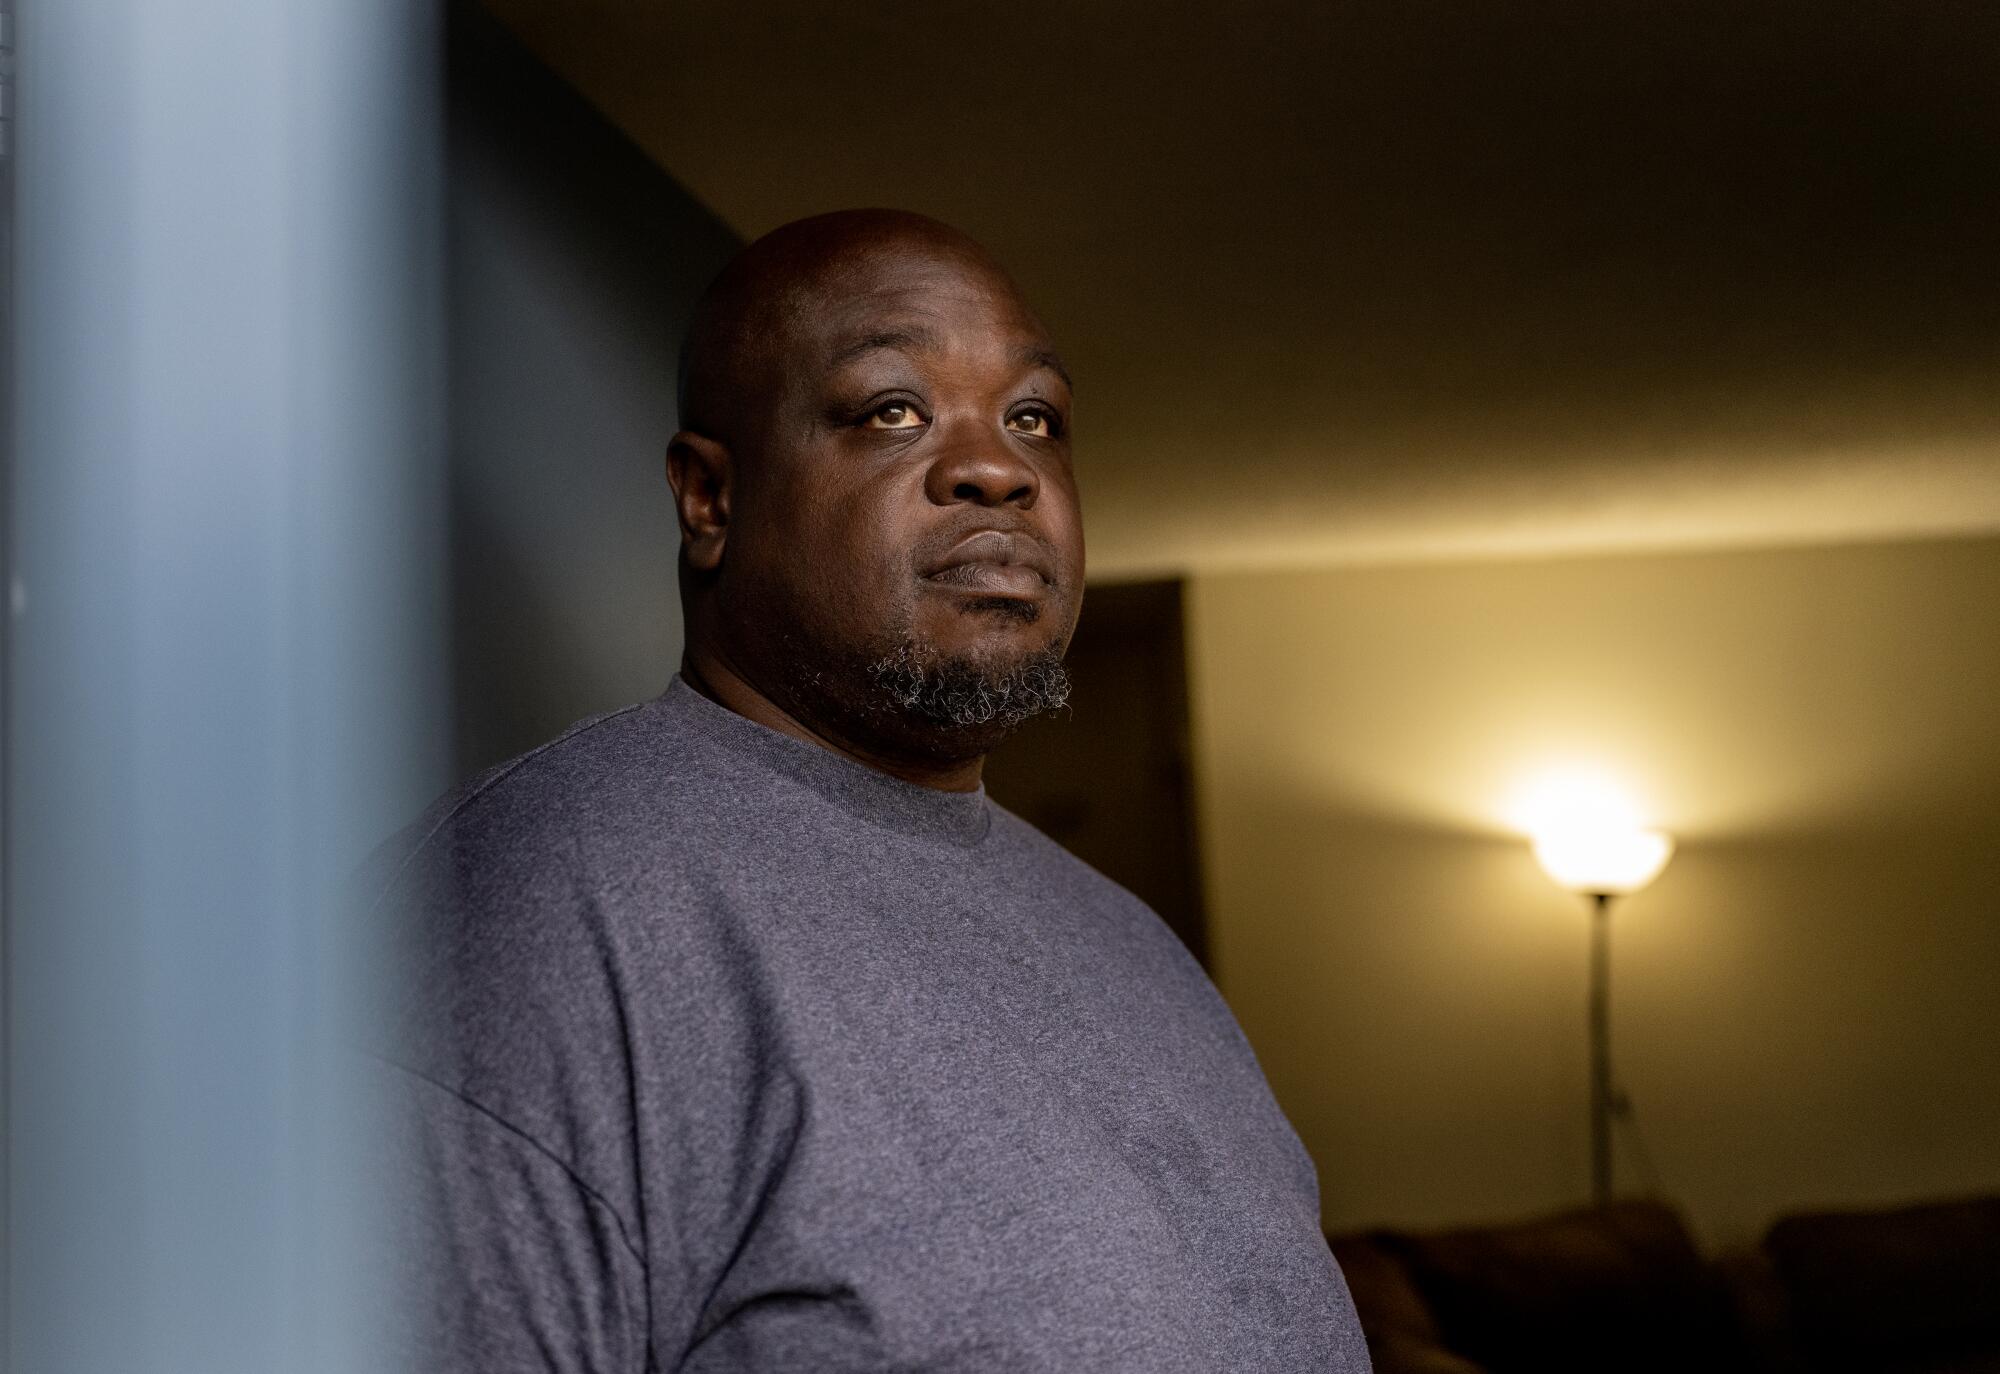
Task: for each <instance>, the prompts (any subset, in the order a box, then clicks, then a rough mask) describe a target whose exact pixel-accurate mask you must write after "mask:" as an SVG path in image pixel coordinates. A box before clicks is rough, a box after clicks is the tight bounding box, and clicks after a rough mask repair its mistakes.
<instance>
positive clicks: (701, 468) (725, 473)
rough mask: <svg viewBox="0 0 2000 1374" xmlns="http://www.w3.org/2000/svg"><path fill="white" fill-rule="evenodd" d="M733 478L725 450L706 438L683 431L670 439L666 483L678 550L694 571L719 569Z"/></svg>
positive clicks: (727, 532)
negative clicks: (676, 524)
mask: <svg viewBox="0 0 2000 1374" xmlns="http://www.w3.org/2000/svg"><path fill="white" fill-rule="evenodd" d="M732 475H733V474H732V468H731V464H730V458H729V449H728V448H727V447H726V446H725V445H723V444H721V443H718V442H717V441H716V440H714V439H711V438H709V437H708V436H707V435H705V434H696V433H695V432H694V431H693V430H688V429H684V430H681V431H680V432H679V433H678V434H676V435H674V437H673V438H672V439H671V440H670V441H668V444H667V483H668V485H669V486H671V487H672V488H673V490H674V512H675V514H676V515H677V516H678V517H679V519H680V525H681V551H682V553H683V554H684V555H685V556H686V558H687V561H688V566H689V567H691V568H693V569H694V570H695V571H697V572H713V571H714V570H715V569H717V568H718V567H720V566H722V547H723V545H724V544H725V543H726V542H727V541H728V536H729V496H730V483H731V478H732Z"/></svg>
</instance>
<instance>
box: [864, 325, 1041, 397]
mask: <svg viewBox="0 0 2000 1374" xmlns="http://www.w3.org/2000/svg"><path fill="white" fill-rule="evenodd" d="M937 343H938V336H937V333H936V331H934V330H930V329H926V328H924V327H923V326H921V325H913V326H910V327H908V328H903V329H882V330H877V331H876V332H875V333H873V334H864V335H862V336H861V337H860V338H858V339H853V340H850V341H849V342H847V343H844V344H842V345H841V346H840V347H839V348H836V349H835V350H834V351H833V357H832V359H831V360H830V364H829V365H830V366H832V367H842V366H845V365H846V364H848V363H851V362H853V361H854V360H855V359H856V358H859V357H861V356H863V355H864V354H868V353H874V352H877V351H879V350H882V349H890V350H894V351H897V352H905V353H907V352H911V351H913V350H916V349H923V348H935V347H937ZM1014 360H1015V361H1016V362H1018V363H1020V364H1021V366H1023V367H1041V368H1047V369H1048V370H1049V371H1050V372H1053V373H1055V374H1056V376H1058V377H1060V378H1062V381H1063V385H1064V386H1066V387H1068V388H1069V389H1070V390H1071V391H1074V390H1076V383H1075V382H1072V381H1071V380H1070V379H1069V369H1068V368H1066V367H1064V366H1063V361H1062V359H1061V358H1060V357H1058V356H1057V355H1056V351H1055V350H1054V349H1052V348H1043V347H1042V346H1041V345H1039V344H1025V345H1023V346H1022V347H1020V348H1017V349H1016V350H1014Z"/></svg>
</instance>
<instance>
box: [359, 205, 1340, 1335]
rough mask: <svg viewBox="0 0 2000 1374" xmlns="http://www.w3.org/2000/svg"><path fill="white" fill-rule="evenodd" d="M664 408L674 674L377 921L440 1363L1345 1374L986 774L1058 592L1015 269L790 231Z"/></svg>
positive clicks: (1066, 862) (1220, 1133)
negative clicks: (672, 413)
mask: <svg viewBox="0 0 2000 1374" xmlns="http://www.w3.org/2000/svg"><path fill="white" fill-rule="evenodd" d="M680 411H681V420H682V424H683V426H684V428H683V429H682V430H681V431H680V432H679V433H678V434H676V435H675V436H674V437H673V440H672V443H671V445H670V448H669V453H668V458H667V475H668V478H669V481H670V483H671V485H672V488H673V495H674V501H675V506H676V509H677V510H678V512H679V517H680V526H681V553H682V557H681V596H682V602H683V606H684V609H685V623H686V642H687V649H686V657H685V659H684V661H683V665H682V670H681V673H680V675H679V676H678V677H677V678H676V679H675V680H674V681H673V683H672V684H671V685H669V687H668V688H667V690H666V692H665V694H664V695H663V696H661V697H659V698H657V699H656V700H653V701H650V702H647V703H644V704H642V705H638V706H634V707H630V708H627V709H626V710H623V711H618V712H613V713H612V714H610V715H608V716H603V717H599V718H597V719H596V720H592V721H587V722H585V723H583V724H582V725H579V726H577V727H575V728H574V729H572V730H571V731H570V732H569V733H568V734H566V735H564V736H563V737H562V738H560V739H558V740H556V741H555V742H554V743H552V744H549V745H546V746H544V747H543V748H541V749H539V750H536V751H534V752H532V753H530V754H528V755H526V756H524V757H523V758H520V759H517V760H515V761H514V762H512V763H510V764H507V765H504V766H503V767H501V768H498V769H495V770H493V771H492V772H490V773H488V774H487V775H486V776H484V777H483V778H481V779H479V780H478V781H477V782H475V783H474V784H473V785H472V786H471V787H469V788H468V789H467V790H465V791H464V792H463V793H461V794H460V795H458V796H457V797H455V798H452V799H449V800H448V801H447V802H446V803H444V804H442V805H441V807H440V809H439V811H438V812H436V813H435V814H434V816H433V817H432V818H431V819H430V820H428V821H426V822H425V823H424V824H423V825H421V826H420V827H419V829H418V831H417V832H416V834H415V839H414V844H413V846H412V848H411V849H410V851H409V857H408V859H407V860H406V861H405V862H404V864H403V867H402V868H401V870H400V872H399V873H398V875H397V876H396V878H395V880H394V882H393V884H392V885H391V888H390V891H391V896H392V900H391V901H390V903H389V904H388V907H387V909H388V910H390V911H392V912H395V913H397V917H398V919H399V920H401V921H403V922H404V923H405V925H406V928H407V929H408V930H409V931H410V932H412V933H413V934H414V935H415V937H416V948H415V952H414V954H413V955H412V963H411V965H410V973H411V978H410V992H409V998H410V1003H411V1009H410V1011H409V1014H408V1015H406V1016H403V1017H400V1018H397V1019H396V1020H395V1021H394V1023H393V1026H392V1028H391V1030H390V1033H389V1034H388V1035H387V1036H386V1037H385V1039H384V1042H383V1044H382V1046H381V1047H380V1048H381V1053H382V1056H383V1058H384V1059H385V1060H386V1061H388V1062H390V1063H392V1064H393V1065H394V1066H395V1071H394V1073H393V1074H392V1077H393V1078H394V1079H395V1081H396V1091H397V1093H398V1094H399V1095H400V1098H401V1100H402V1103H403V1106H404V1107H405V1108H406V1110H407V1112H408V1116H409V1119H410V1121H411V1122H412V1123H413V1126H414V1132H415V1134H414V1139H413V1142H412V1148H413V1150H414V1151H415V1153H414V1156H413V1159H414V1163H415V1165H416V1173H417V1178H416V1191H415V1192H414V1193H413V1194H412V1195H411V1197H410V1198H409V1200H408V1214H409V1218H410V1220H411V1221H412V1222H413V1223H414V1224H415V1225H416V1226H417V1227H418V1229H419V1232H420V1238H421V1240H422V1245H423V1248H422V1249H421V1250H419V1251H417V1252H415V1253H417V1254H419V1255H420V1256H421V1258H422V1262H423V1271H424V1272H423V1273H422V1275H421V1278H422V1280H423V1282H424V1284H425V1291H426V1293H427V1295H428V1296H427V1299H426V1301H427V1303H428V1305H427V1306H425V1307H424V1308H422V1309H421V1310H420V1311H419V1312H418V1314H417V1318H418V1321H419V1325H420V1333H421V1335H422V1337H423V1339H424V1341H425V1347H426V1348H425V1354H424V1356H423V1358H424V1361H425V1363H426V1364H427V1365H428V1367H430V1368H435V1369H442V1370H451V1371H458V1370H463V1371H474V1370H478V1371H487V1372H489V1374H497V1372H498V1371H511V1370H542V1369H552V1370H565V1371H567V1370H577V1371H583V1370H589V1371H603V1372H604V1374H615V1372H620V1371H641V1370H656V1369H657V1370H673V1371H760V1372H761V1371H773V1372H776V1371H799V1372H800V1374H805V1372H807V1371H810V1372H811V1374H834V1372H835V1371H864V1370H865V1371H884V1370H909V1371H917V1370H922V1371H1016V1370H1022V1371H1025V1370H1037V1371H1130V1372H1131V1374H1142V1372H1143V1374H1164V1372H1166V1371H1183V1370H1184V1371H1189V1374H1194V1372H1195V1371H1199V1372H1200V1374H1223V1372H1224V1371H1227V1372H1229V1374H1237V1372H1240V1371H1264V1370H1271V1371H1276V1370H1314V1371H1328V1370H1362V1369H1365V1368H1366V1367H1367V1356H1366V1353H1365V1350H1364V1347H1363V1345H1362V1341H1361V1337H1360V1333H1359V1329H1358V1327H1357V1325H1356V1322H1355V1318H1354V1313H1353V1309H1352V1306H1351V1304H1350V1303H1349V1301H1348V1298H1347V1294H1346V1290H1345V1287H1344V1286H1343V1284H1342V1282H1341V1279H1340V1276H1339V1273H1338V1271H1337V1270H1336V1268H1335V1267H1334V1265H1333V1262H1332V1260H1331V1258H1330V1256H1329V1254H1328V1251H1327V1247H1326V1245H1325V1243H1324V1241H1323V1239H1322V1238H1321V1235H1320V1232H1319V1224H1318V1222H1319V1218H1318V1208H1317V1190H1316V1182H1315V1179H1314V1175H1313V1169H1312V1165H1311V1163H1310V1161H1309V1160H1308V1158H1307V1157H1306V1155H1305V1152H1304V1150H1303V1149H1302V1148H1301V1147H1300V1145H1299V1142H1298V1140H1297V1138H1296V1137H1295V1136H1294V1134H1293V1133H1292V1131H1291V1129H1290V1127H1289V1126H1288V1124H1287V1123H1286V1121H1285V1119H1284V1117H1283V1116H1282V1114H1281V1113H1280V1112H1279V1110H1278V1108H1277V1106H1276V1104H1275V1103H1274V1102H1273V1101H1272V1099H1271V1096H1270V1093H1269V1091H1268V1089H1267V1088H1266V1086H1265V1084H1264V1081H1263V1078H1262V1076H1261V1075H1260V1073H1259V1072H1258V1069H1257V1065H1256V1062H1255V1060H1254V1059H1253V1058H1252V1056H1251V1053H1250V1050H1249V1048H1248V1046H1247V1045H1246V1044H1245V1042H1244V1040H1243V1037H1242V1035H1241V1033H1240V1032H1239V1031H1238V1029H1237V1027H1236V1025H1235V1023H1234V1021H1233V1020H1232V1019H1231V1018H1230V1015H1229V1013H1228V1011H1227V1010H1226V1009H1225V1008H1224V1006H1223V1004H1222V1001H1221V999H1220V998H1219V997H1218V996H1217V995H1216V993H1215V990H1214V989H1213V987H1212V986H1211V985H1210V984H1209V983H1208V981H1207V979H1206V978H1205V977H1204V976H1203V974H1202V973H1201V971H1200V969H1199V968H1198V967H1197V966H1196V965H1195V963H1194V962H1193V960H1192V959H1190V958H1189V957H1188V955H1187V954H1186V952H1185V951H1184V950H1183V949H1182V948H1181V947H1180V945H1179V943H1178V942H1177V941H1176V940H1175V938H1174V937H1173V936H1172V935H1171V934H1170V933H1169V932H1168V931H1167V930H1166V928H1165V927H1164V926H1163V925H1162V924H1161V923H1160V922H1159V920H1158V918H1156V917H1155V916H1154V915H1153V914H1152V913H1151V912H1150V911H1148V910H1147V909H1146V908H1145V907H1144V906H1143V905H1142V904H1141V903H1139V902H1138V901H1137V900H1136V899H1135V898H1133V897H1132V896H1130V895H1129V894H1128V893H1126V892H1124V891H1123V890H1122V889H1120V888H1118V887H1116V886H1115V885H1113V884H1112V883H1110V882H1109V881H1107V880H1106V879H1104V878H1102V877H1100V876H1099V875H1097V874H1096V873H1094V872H1093V871H1091V870H1090V869H1088V868H1086V867H1085V866H1084V865H1082V864H1081V863H1079V862H1077V861H1076V860H1075V859H1073V858H1071V857H1070V856H1069V855H1067V854H1066V853H1064V852H1063V851H1062V850H1060V849H1059V848H1057V847H1056V846H1055V845H1054V844H1052V843H1050V842H1049V841H1048V840H1046V839H1044V838H1043V837H1042V836H1041V835H1039V834H1037V833H1036V832H1035V831H1033V830H1032V829H1030V828H1029V827H1028V826H1027V825H1025V824H1024V823H1023V822H1021V821H1019V820H1017V819H1016V818H1015V817H1013V816H1011V815H1010V814H1008V813H1007V812H1005V811H1003V810H1001V809H1000V808H999V807H997V806H995V805H993V804H992V803H991V802H990V801H989V800H988V799H987V798H986V796H985V794H984V792H983V790H982V788H981V786H980V765H981V760H982V758H983V756H984V755H985V754H986V753H987V751H989V750H990V749H992V748H993V746H994V745H995V744H997V743H999V741H1000V740H1001V739H1002V738H1003V737H1004V736H1005V734H1006V733H1007V731H1008V730H1009V728H1010V727H1012V726H1013V725H1015V724H1017V723H1018V722H1019V721H1020V720H1022V719H1024V718H1026V717H1027V716H1029V715H1032V714H1033V713H1035V712H1038V711H1042V710H1046V709H1049V708H1051V707H1053V706H1057V705H1059V704H1061V702H1062V701H1063V698H1064V696H1065V694H1066V691H1067V681H1066V679H1065V677H1064V674H1063V670H1062V667H1061V658H1062V654H1063V651H1064V649H1065V647H1066V646H1067V644H1068V641H1069V637H1070V633H1071V630H1072V628H1073V627H1074V625H1075V622H1076V617H1077V612H1078V608H1079V605H1080V602H1081V599H1082V589H1083V538H1082V530H1081V523H1080V518H1079V513H1078V507H1077V497H1076V484H1075V478H1074V474H1073V472H1072V469H1071V463H1070V441H1069V421H1070V384H1069V380H1068V377H1067V375H1066V374H1065V372H1064V369H1063V365H1062V363H1061V362H1060V361H1059V360H1058V358H1057V356H1056V353H1055V351H1054V349H1053V348H1052V347H1051V345H1050V342H1049V340H1048V337H1047V335H1046V332H1045V331H1044V329H1043V328H1042V326H1041V324H1040V323H1039V322H1038V321H1037V320H1036V318H1035V317H1034V315H1033V314H1032V313H1031V312H1030V311H1029V310H1028V308H1027V306H1026V305H1025V303H1024V302H1023V301H1022V299H1021V297H1020V294H1019V293H1018V291H1017V290H1016V289H1015V287H1014V286H1013V284H1012V283H1011V282H1010V281H1009V280H1008V279H1007V277H1006V275H1005V274H1004V273H1003V272H1002V271H1001V270H1000V269H999V267H998V266H996V265H995V264H994V263H993V261H992V260H991V259H990V258H989V257H987V255H986V254H985V253H984V252H983V251H982V250H981V249H980V248H978V247H977V246H976V245H974V244H973V243H972V242H970V241H969V240H967V239H966V238H965V237H963V236H962V235H960V234H958V233H957V232H955V231H953V230H950V229H947V228H946V227H944V226H942V225H940V224H937V223H935V222H933V221H930V220H926V219H922V218H920V217H917V216H912V215H906V214H899V213H891V212H886V211H863V212H850V213H844V214H837V215H828V216H822V217H820V218H817V219H811V220H806V221H802V222H800V223H797V224H793V225H789V226H787V227H785V228H782V229H780V230H778V231H776V232H775V233H773V234H771V235H770V236H768V237H766V238H764V239H762V240H760V241H759V242H757V243H756V244H753V245H752V246H751V247H750V248H748V249H746V250H745V251H744V252H743V254H742V255H741V256H739V257H738V258H737V259H736V261H735V262H734V263H732V264H731V265H730V266H729V267H728V268H727V269H726V270H725V271H724V273H723V274H722V276H721V277H720V279H718V281H717V282H716V283H715V284H714V286H712V287H711V288H710V290H709V292H708V294H707V296H706V297H705V298H704V300H703V301H702V303H701V305H700V306H699V307H698V309H697V312H696V318H695V320H694V323H693V326H692V328H691V330H690V333H689V337H688V340H687V345H686V348H685V353H684V357H683V361H682V378H681V397H680Z"/></svg>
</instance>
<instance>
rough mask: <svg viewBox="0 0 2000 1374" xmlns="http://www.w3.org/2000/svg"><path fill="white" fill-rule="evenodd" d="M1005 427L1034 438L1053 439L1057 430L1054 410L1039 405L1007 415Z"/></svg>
mask: <svg viewBox="0 0 2000 1374" xmlns="http://www.w3.org/2000/svg"><path fill="white" fill-rule="evenodd" d="M1007 428H1009V429H1011V430H1013V431H1014V432H1015V433H1016V434H1026V435H1028V436H1029V437H1031V438H1035V439H1053V438H1055V436H1056V432H1057V420H1056V416H1055V412H1054V411H1051V410H1044V409H1043V408H1042V407H1040V406H1029V407H1028V408H1027V409H1025V410H1017V411H1015V412H1014V413H1013V414H1012V415H1009V416H1008V417H1007Z"/></svg>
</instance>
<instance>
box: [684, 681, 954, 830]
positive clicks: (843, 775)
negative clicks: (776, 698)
mask: <svg viewBox="0 0 2000 1374" xmlns="http://www.w3.org/2000/svg"><path fill="white" fill-rule="evenodd" d="M658 700H659V703H660V705H661V706H663V707H664V708H666V709H667V710H669V711H672V712H674V713H675V714H677V715H680V716H683V717H685V718H686V719H687V720H688V721H690V722H691V723H692V724H693V725H694V726H695V727H696V728H697V729H698V730H699V731H700V732H701V733H702V734H703V735H705V736H707V737H708V738H710V739H712V740H715V741H716V742H717V743H719V744H722V745H724V746H725V747H727V748H728V749H730V750H731V751H732V752H734V753H737V754H739V755H742V756H744V757H746V758H748V759H750V760H752V761H753V762H755V763H757V764H759V765H761V766H763V767H765V768H768V769H770V770H771V771H772V772H774V773H779V774H781V775H783V776H785V777H788V778H791V779H793V780H794V781H796V782H799V783H801V784H803V785H804V786H806V787H808V788H810V789H812V790H813V791H814V792H816V793H818V794H819V795H820V796H821V797H824V798H825V799H826V800H827V801H828V802H829V803H831V804H832V805H834V806H837V807H839V808H840V809H841V810H843V811H846V812H848V813H849V814H851V815H854V816H857V817H859V818H860V819H862V820H865V821H868V822H869V823H871V824H874V825H879V826H882V827H884V828H885V829H889V830H894V831H898V832H900V833H902V834H906V835H915V836H918V837H920V838H924V839H935V840H942V841H944V842H946V843H948V844H955V845H961V846H969V845H975V844H978V843H979V842H980V841H981V840H983V839H985V838H986V833H987V831H988V830H989V829H990V828H991V826H992V823H993V817H992V810H991V806H990V804H989V803H988V801H987V799H986V785H985V784H984V783H981V784H980V785H979V787H978V788H977V789H976V790H974V791H971V792H942V791H939V790H938V789H937V788H935V787H920V786H918V785H917V784H916V783H912V782H904V781H903V780H902V779H901V778H892V777H890V776H889V775H888V774H887V773H881V772H877V771H876V770H875V769H873V768H870V767H868V766H867V765H866V764H862V763H856V762H855V761H854V760H853V759H850V758H845V757H843V756H841V755H839V754H836V753H834V752H832V751H831V750H829V749H825V748H822V747H821V746H819V745H817V744H813V743H810V742H808V741H806V740H802V739H798V738H795V737H794V736H791V735H787V734H783V733H781V732H779V731H777V730H773V729H771V728H770V727H769V726H767V725H760V724H758V723H757V722H756V721H754V720H751V719H750V718H749V717H748V716H742V715H738V714H737V713H736V712H734V711H732V710H730V709H729V708H728V707H727V706H724V705H723V704H722V703H721V702H719V701H713V700H711V699H710V698H708V697H706V696H704V695H702V694H701V693H700V692H698V691H696V690H695V689H694V688H693V687H691V686H689V685H688V683H687V680H686V679H685V678H683V677H682V676H681V675H680V674H679V673H675V674H674V677H673V681H671V682H669V683H668V684H667V690H666V691H665V692H662V693H661V694H660V696H659V698H658Z"/></svg>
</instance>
